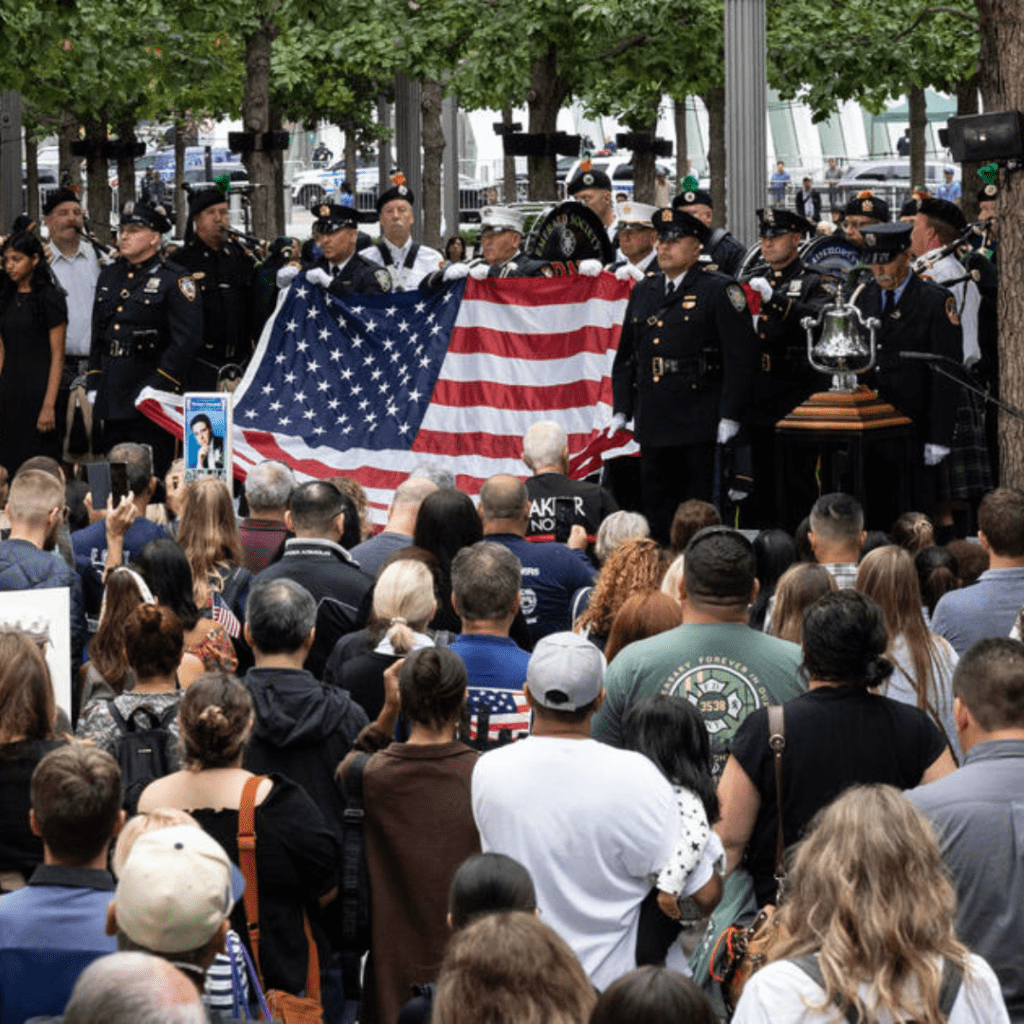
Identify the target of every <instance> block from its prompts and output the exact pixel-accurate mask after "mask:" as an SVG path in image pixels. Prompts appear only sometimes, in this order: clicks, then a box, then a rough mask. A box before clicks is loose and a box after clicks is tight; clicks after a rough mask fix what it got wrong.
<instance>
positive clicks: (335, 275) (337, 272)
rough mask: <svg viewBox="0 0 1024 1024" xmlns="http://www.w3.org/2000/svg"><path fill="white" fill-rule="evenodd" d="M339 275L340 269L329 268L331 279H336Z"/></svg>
mask: <svg viewBox="0 0 1024 1024" xmlns="http://www.w3.org/2000/svg"><path fill="white" fill-rule="evenodd" d="M340 273H341V267H331V277H337V276H338V275H339V274H340Z"/></svg>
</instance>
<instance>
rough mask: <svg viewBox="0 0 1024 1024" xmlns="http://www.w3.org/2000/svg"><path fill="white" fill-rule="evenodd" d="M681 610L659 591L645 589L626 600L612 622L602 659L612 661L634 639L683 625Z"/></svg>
mask: <svg viewBox="0 0 1024 1024" xmlns="http://www.w3.org/2000/svg"><path fill="white" fill-rule="evenodd" d="M682 622H683V609H682V608H680V606H679V602H678V601H675V600H673V599H672V598H671V597H669V596H668V595H667V594H663V593H662V592H661V591H660V590H647V591H644V592H643V593H641V594H634V595H633V596H632V597H629V598H627V599H626V600H625V601H624V602H623V604H622V607H621V608H620V609H619V610H618V613H617V614H616V616H615V618H614V620H613V621H612V628H611V632H610V633H609V634H608V640H607V642H606V643H605V645H604V656H605V660H606V661H607V662H608V664H609V665H610V664H611V663H612V659H613V658H614V657H615V656H616V655H617V654H618V653H619V651H621V650H622V648H623V647H628V646H629V645H630V644H632V643H636V641H637V640H646V639H647V638H648V637H649V636H656V635H657V634H658V633H664V632H666V631H667V630H670V629H675V628H676V626H679V625H682Z"/></svg>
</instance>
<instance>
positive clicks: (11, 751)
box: [0, 740, 64, 879]
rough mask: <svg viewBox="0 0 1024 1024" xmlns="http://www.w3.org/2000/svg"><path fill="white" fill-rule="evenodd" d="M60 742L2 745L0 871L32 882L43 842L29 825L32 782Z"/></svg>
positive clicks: (0, 758) (40, 856)
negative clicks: (17, 872)
mask: <svg viewBox="0 0 1024 1024" xmlns="http://www.w3.org/2000/svg"><path fill="white" fill-rule="evenodd" d="M63 745H64V744H63V742H62V741H60V740H22V741H21V742H20V743H5V744H2V745H0V871H19V872H21V874H23V875H24V876H25V878H26V879H27V878H29V876H31V874H32V872H33V871H34V870H35V869H36V868H37V867H38V866H39V865H40V864H42V863H43V841H42V839H40V838H39V836H37V835H33V834H32V829H31V828H30V827H29V823H28V809H29V806H30V804H31V800H30V799H29V782H30V781H31V779H32V772H33V771H34V770H35V767H36V765H37V764H39V762H40V761H41V760H42V759H43V757H44V756H45V755H46V754H48V753H49V752H50V751H51V750H56V749H57V748H58V747H61V746H63Z"/></svg>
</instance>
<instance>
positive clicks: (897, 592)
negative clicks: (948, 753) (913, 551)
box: [856, 544, 960, 758]
mask: <svg viewBox="0 0 1024 1024" xmlns="http://www.w3.org/2000/svg"><path fill="white" fill-rule="evenodd" d="M856 587H857V589H858V590H859V591H860V592H861V593H862V594H867V595H868V597H873V598H874V599H875V600H876V601H877V602H878V604H879V606H880V607H881V609H882V614H883V615H884V616H885V628H886V630H887V631H888V633H889V647H888V649H887V650H886V657H887V658H888V659H889V660H890V661H891V662H892V663H893V665H894V666H895V671H894V672H893V674H892V675H891V676H890V677H889V679H888V680H886V682H884V683H883V684H882V686H881V687H880V688H879V691H878V692H879V693H883V694H885V696H886V697H892V699H893V700H899V701H903V703H904V704H916V705H917V707H919V708H923V709H924V710H925V711H927V712H928V714H930V715H931V716H932V718H934V719H935V722H936V724H937V725H938V726H939V728H940V729H942V731H943V732H944V733H945V734H946V738H947V739H948V740H949V744H950V747H951V748H952V750H953V753H954V754H956V756H957V758H959V757H960V745H959V743H958V742H957V732H956V722H955V721H954V719H953V669H955V668H956V663H957V661H958V660H959V659H958V657H957V653H956V651H954V650H953V648H952V647H951V646H950V644H949V642H948V641H947V640H945V639H944V638H943V637H941V636H938V635H937V634H935V633H932V632H931V631H930V630H929V629H928V624H927V623H926V622H925V619H924V614H923V612H922V611H921V590H920V585H919V583H918V577H917V570H916V568H915V567H914V559H913V558H912V557H911V555H910V553H909V552H908V551H907V550H906V549H905V548H901V547H897V546H896V545H895V544H890V545H888V546H886V547H884V548H876V549H875V550H874V551H871V552H869V553H868V554H867V555H865V556H864V559H863V560H862V561H861V563H860V568H859V569H858V570H857V583H856Z"/></svg>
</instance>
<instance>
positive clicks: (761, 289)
mask: <svg viewBox="0 0 1024 1024" xmlns="http://www.w3.org/2000/svg"><path fill="white" fill-rule="evenodd" d="M747 284H749V285H750V287H751V288H753V289H754V291H755V292H757V293H758V294H759V295H760V296H761V301H762V302H771V301H772V286H771V285H770V284H769V283H768V278H766V277H752V278H751V279H750V280H749V281H748V282H747Z"/></svg>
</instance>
